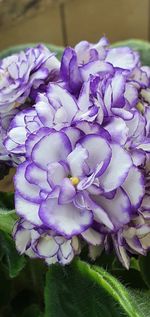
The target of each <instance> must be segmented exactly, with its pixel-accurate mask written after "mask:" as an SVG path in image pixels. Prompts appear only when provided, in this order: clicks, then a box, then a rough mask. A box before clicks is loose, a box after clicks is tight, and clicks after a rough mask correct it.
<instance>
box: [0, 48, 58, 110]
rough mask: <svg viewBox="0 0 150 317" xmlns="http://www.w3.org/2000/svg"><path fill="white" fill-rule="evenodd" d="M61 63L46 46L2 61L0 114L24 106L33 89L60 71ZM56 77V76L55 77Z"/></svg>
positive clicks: (0, 64)
mask: <svg viewBox="0 0 150 317" xmlns="http://www.w3.org/2000/svg"><path fill="white" fill-rule="evenodd" d="M59 66H60V65H59V61H58V60H57V59H56V57H55V56H54V54H52V53H51V52H50V51H49V50H48V49H47V48H46V47H45V46H43V45H39V46H37V47H35V48H29V49H27V50H26V51H24V52H23V51H22V52H20V53H18V54H14V55H11V56H9V57H6V58H4V59H3V60H1V61H0V112H1V113H2V112H5V111H6V112H8V111H9V109H12V108H15V107H17V106H18V105H20V104H22V103H23V102H24V101H25V100H26V98H27V97H28V96H29V94H30V90H31V88H32V87H35V88H37V87H39V86H40V84H42V83H43V81H44V80H45V79H46V78H48V77H49V76H50V74H51V73H53V74H55V73H56V72H57V73H58V71H59ZM55 76H56V75H55Z"/></svg>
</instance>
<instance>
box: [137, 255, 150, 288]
mask: <svg viewBox="0 0 150 317" xmlns="http://www.w3.org/2000/svg"><path fill="white" fill-rule="evenodd" d="M139 266H140V271H141V275H142V277H143V280H144V282H145V284H146V285H147V287H148V288H149V289H150V252H149V253H148V254H147V256H141V257H140V259H139Z"/></svg>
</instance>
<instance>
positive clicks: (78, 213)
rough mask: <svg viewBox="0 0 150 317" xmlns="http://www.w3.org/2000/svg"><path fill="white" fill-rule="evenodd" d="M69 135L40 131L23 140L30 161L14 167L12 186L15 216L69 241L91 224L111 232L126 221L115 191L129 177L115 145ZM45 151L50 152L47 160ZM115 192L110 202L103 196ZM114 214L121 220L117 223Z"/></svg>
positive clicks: (125, 202) (123, 201)
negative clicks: (25, 141) (97, 224)
mask: <svg viewBox="0 0 150 317" xmlns="http://www.w3.org/2000/svg"><path fill="white" fill-rule="evenodd" d="M74 131H75V129H74ZM74 131H71V132H72V133H71V136H70V138H69V137H68V136H67V134H66V133H64V132H54V131H52V130H51V129H48V128H47V129H45V128H42V129H40V130H39V131H38V132H37V133H36V134H35V135H31V136H30V137H29V138H28V141H27V143H26V147H27V152H28V155H29V159H27V160H26V161H25V162H24V163H22V164H20V165H19V167H18V169H17V173H16V176H15V180H14V182H15V190H16V194H15V197H16V198H15V203H16V211H17V213H18V214H19V215H21V216H22V217H24V218H25V219H26V220H27V221H30V222H32V223H34V224H35V225H39V226H41V225H44V226H47V227H48V228H51V229H53V230H54V231H56V232H58V233H59V234H62V235H63V236H65V237H68V238H70V237H72V236H74V235H77V234H80V233H82V232H84V231H85V230H86V229H88V228H90V227H91V226H92V225H93V222H94V221H97V222H98V223H100V224H101V225H104V226H106V227H107V229H109V230H110V229H111V230H116V229H118V228H119V227H120V226H122V225H123V223H127V222H128V221H129V219H130V213H131V205H130V201H129V198H128V197H127V195H126V193H125V191H124V190H122V189H119V188H118V187H120V186H121V185H122V184H123V183H124V181H125V179H126V177H127V175H128V173H129V170H130V168H131V166H132V161H131V158H130V156H129V154H128V153H127V152H126V151H125V150H124V149H123V148H122V147H121V146H120V145H119V144H117V143H109V142H108V141H107V140H106V139H104V138H103V137H101V136H100V135H96V134H91V135H87V136H86V135H85V136H83V137H81V138H80V139H79V140H76V133H74ZM97 148H99V149H100V150H99V151H97ZM47 149H53V150H52V151H51V150H49V153H48V155H47ZM101 149H102V150H101ZM118 163H119V164H120V166H119V169H118ZM139 182H141V179H140V177H139V178H137V183H138V184H139ZM140 184H141V183H140ZM140 184H139V187H140V186H141V185H140ZM137 186H138V185H137ZM115 190H116V192H115V193H114V194H113V195H112V199H111V200H110V199H109V198H107V195H106V196H105V195H104V194H105V193H109V192H112V191H115ZM141 191H142V189H141ZM116 210H117V212H118V213H119V214H122V217H119V219H118V217H117V214H116Z"/></svg>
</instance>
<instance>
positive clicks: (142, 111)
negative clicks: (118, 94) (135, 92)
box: [136, 102, 144, 113]
mask: <svg viewBox="0 0 150 317" xmlns="http://www.w3.org/2000/svg"><path fill="white" fill-rule="evenodd" d="M136 109H137V110H138V111H139V112H141V113H144V106H143V104H142V103H141V102H138V103H137V105H136Z"/></svg>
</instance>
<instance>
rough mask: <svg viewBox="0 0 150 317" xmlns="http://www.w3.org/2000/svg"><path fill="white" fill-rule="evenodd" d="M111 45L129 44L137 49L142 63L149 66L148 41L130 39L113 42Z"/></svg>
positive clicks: (149, 46)
mask: <svg viewBox="0 0 150 317" xmlns="http://www.w3.org/2000/svg"><path fill="white" fill-rule="evenodd" d="M112 46H113V47H119V46H129V47H131V48H133V49H134V50H136V51H138V52H139V53H140V56H141V60H142V63H143V65H148V66H150V43H149V42H146V41H142V40H136V39H130V40H126V41H121V42H117V43H114V44H113V45H112Z"/></svg>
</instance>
